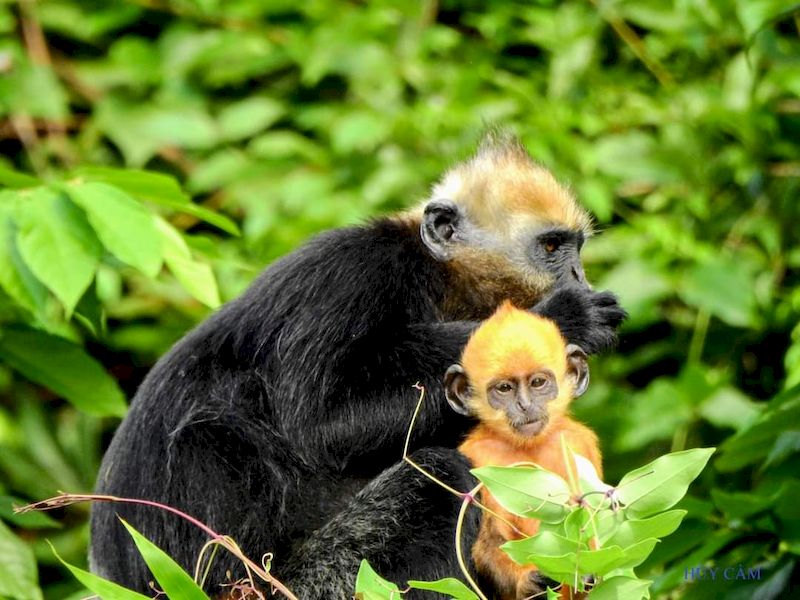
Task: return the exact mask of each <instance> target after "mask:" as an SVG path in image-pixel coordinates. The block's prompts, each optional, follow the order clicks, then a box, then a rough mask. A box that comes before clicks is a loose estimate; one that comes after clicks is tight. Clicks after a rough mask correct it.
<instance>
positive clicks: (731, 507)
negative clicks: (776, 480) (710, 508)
mask: <svg viewBox="0 0 800 600" xmlns="http://www.w3.org/2000/svg"><path fill="white" fill-rule="evenodd" d="M782 492H783V489H782V488H779V489H777V490H776V491H775V493H774V494H770V495H769V496H762V495H760V494H756V493H753V492H726V491H723V490H711V498H712V499H713V500H714V504H716V505H717V508H719V510H720V511H722V513H723V514H724V515H725V517H726V518H728V519H745V518H747V517H750V516H752V515H755V514H758V513H760V512H764V511H765V510H767V509H768V508H770V507H772V506H773V505H774V504H775V502H777V500H778V498H779V497H780V496H781V493H782Z"/></svg>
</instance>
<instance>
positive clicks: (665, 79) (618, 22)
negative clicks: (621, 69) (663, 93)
mask: <svg viewBox="0 0 800 600" xmlns="http://www.w3.org/2000/svg"><path fill="white" fill-rule="evenodd" d="M589 2H591V3H592V4H593V5H594V6H595V8H597V11H598V12H599V13H600V16H601V17H603V19H605V20H606V21H607V22H608V24H609V25H611V27H612V29H613V30H614V31H615V32H616V34H617V35H618V36H619V37H620V38H621V39H622V41H624V42H625V43H626V44H627V45H628V47H629V48H630V49H631V51H632V52H633V53H634V54H635V55H636V58H638V59H639V61H640V62H641V63H642V64H643V65H644V66H645V67H647V70H648V71H650V72H651V73H652V74H653V76H654V77H655V78H656V79H657V80H658V82H659V83H660V84H661V85H662V86H664V87H671V86H672V85H674V83H675V79H674V78H673V77H672V75H671V74H670V73H669V71H667V70H666V69H665V68H664V67H663V66H662V65H661V63H659V62H658V60H656V59H655V58H653V57H652V56H650V54H649V52H648V51H647V48H646V47H645V45H644V42H643V41H642V38H640V37H639V36H638V35H637V33H636V32H635V31H634V30H633V29H632V28H631V26H630V25H628V24H627V23H626V22H625V21H624V20H623V19H620V18H619V17H616V16H614V15H610V14H607V11H605V10H603V8H602V7H601V6H600V4H599V3H598V1H597V0H589Z"/></svg>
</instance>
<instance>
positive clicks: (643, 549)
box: [579, 538, 658, 576]
mask: <svg viewBox="0 0 800 600" xmlns="http://www.w3.org/2000/svg"><path fill="white" fill-rule="evenodd" d="M656 544H658V540H657V539H656V538H648V539H646V540H642V541H641V542H637V543H635V544H632V545H630V546H628V547H627V548H620V551H621V553H622V554H621V556H620V557H619V558H618V559H616V560H614V561H609V562H607V563H605V565H604V568H603V569H602V570H601V569H598V570H597V571H594V572H595V573H597V574H598V575H602V576H605V575H608V574H610V573H611V572H612V571H617V570H619V569H622V570H625V569H632V568H634V567H638V566H639V565H640V564H642V563H643V562H644V561H645V560H646V559H647V557H648V556H650V554H652V552H653V549H654V548H655V547H656ZM610 547H611V548H619V546H610ZM579 558H581V559H582V557H579ZM584 566H585V565H584V564H583V562H581V568H584Z"/></svg>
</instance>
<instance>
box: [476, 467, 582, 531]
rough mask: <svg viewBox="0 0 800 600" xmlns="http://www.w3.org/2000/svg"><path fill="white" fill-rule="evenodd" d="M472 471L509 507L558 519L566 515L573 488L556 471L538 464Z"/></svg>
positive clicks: (525, 514)
mask: <svg viewBox="0 0 800 600" xmlns="http://www.w3.org/2000/svg"><path fill="white" fill-rule="evenodd" d="M472 474H473V475H475V477H477V478H478V480H479V481H481V482H482V483H483V484H484V485H485V486H486V488H487V489H488V490H489V492H490V493H491V494H492V496H493V497H494V498H495V499H496V500H497V501H498V502H499V503H500V504H501V505H502V506H503V508H505V509H506V510H508V511H510V512H512V513H514V514H516V515H520V516H522V517H529V518H536V519H539V520H541V521H545V522H548V523H557V522H559V521H562V520H563V519H564V518H565V517H566V516H567V506H566V505H567V503H568V501H569V499H570V491H569V486H568V485H567V482H566V481H564V480H563V479H561V477H559V476H558V475H556V474H555V473H551V472H550V471H545V470H544V469H537V468H535V467H481V468H479V469H473V470H472Z"/></svg>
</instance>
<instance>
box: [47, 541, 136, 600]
mask: <svg viewBox="0 0 800 600" xmlns="http://www.w3.org/2000/svg"><path fill="white" fill-rule="evenodd" d="M48 543H49V542H48ZM50 548H51V549H52V550H53V554H55V555H56V558H57V559H58V560H59V561H61V563H62V564H63V565H64V566H65V567H67V569H69V571H70V573H72V575H73V576H74V577H75V579H77V580H78V581H80V582H81V583H82V584H83V585H85V586H86V587H87V588H88V589H90V590H91V591H92V592H94V593H95V594H97V595H98V596H100V598H101V599H102V600H151V599H150V597H149V596H144V595H142V594H140V593H138V592H134V591H133V590H129V589H127V588H124V587H122V586H121V585H119V584H117V583H114V582H113V581H109V580H107V579H103V578H102V577H100V576H98V575H95V574H94V573H90V572H89V571H84V570H83V569H79V568H78V567H74V566H72V565H71V564H69V563H68V562H66V561H65V560H64V559H63V558H61V557H60V556H59V555H58V553H57V552H56V549H55V548H53V545H52V544H50Z"/></svg>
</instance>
